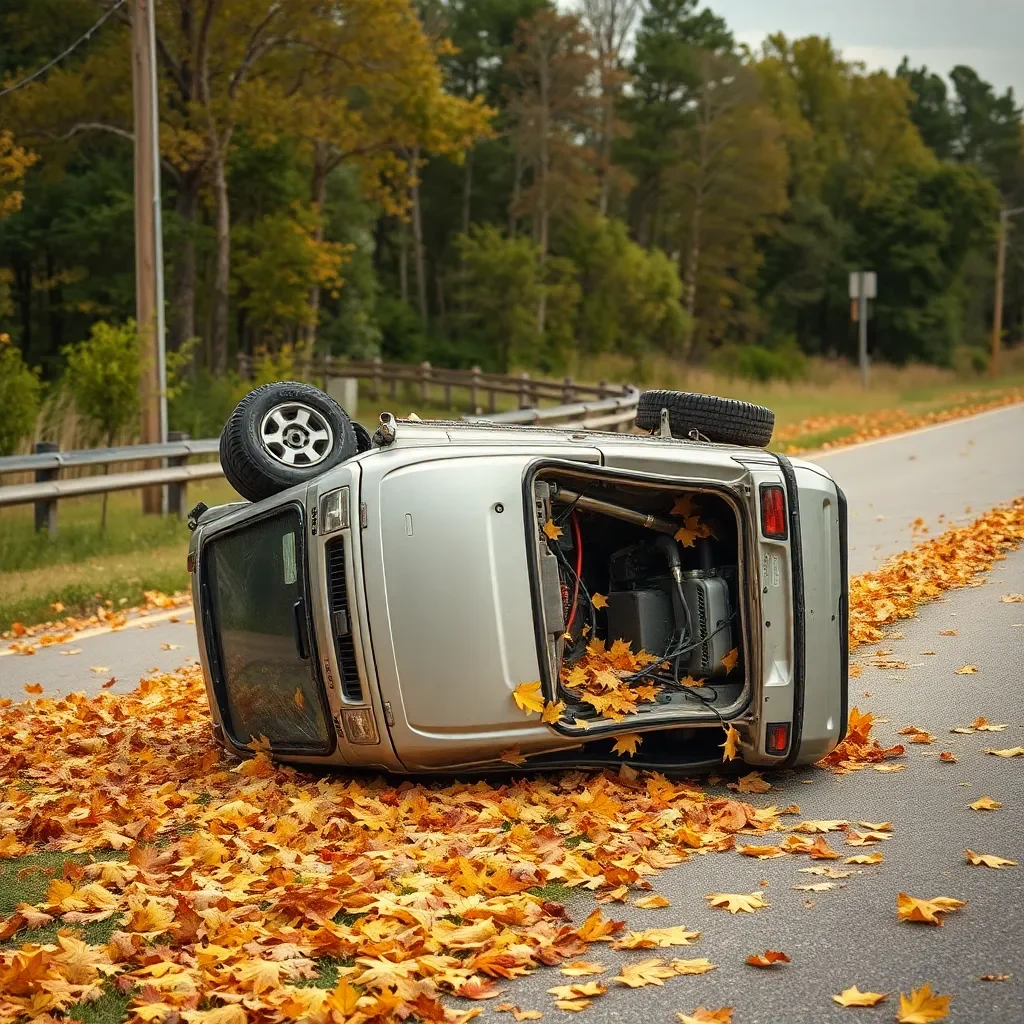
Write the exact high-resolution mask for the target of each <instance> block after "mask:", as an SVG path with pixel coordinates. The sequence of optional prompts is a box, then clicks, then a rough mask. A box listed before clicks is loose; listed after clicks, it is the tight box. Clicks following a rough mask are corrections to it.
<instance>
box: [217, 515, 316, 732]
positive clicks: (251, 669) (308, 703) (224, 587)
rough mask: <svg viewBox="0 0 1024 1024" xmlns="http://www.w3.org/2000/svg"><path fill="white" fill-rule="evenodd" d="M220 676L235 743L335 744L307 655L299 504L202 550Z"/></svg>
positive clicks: (219, 687) (312, 660)
mask: <svg viewBox="0 0 1024 1024" xmlns="http://www.w3.org/2000/svg"><path fill="white" fill-rule="evenodd" d="M203 561H204V564H205V570H204V572H205V582H206V585H207V587H208V600H209V615H210V619H211V625H212V626H213V634H214V637H213V641H214V643H215V644H216V645H217V648H218V649H217V652H216V656H215V657H214V659H213V660H214V662H215V664H216V665H217V668H218V669H219V671H217V670H216V669H215V674H216V675H217V676H218V677H219V678H217V679H216V680H215V684H216V685H215V689H216V691H217V694H218V701H219V703H220V705H221V712H222V715H223V717H224V724H225V727H226V728H227V730H228V734H229V735H230V736H231V738H232V740H233V741H234V742H235V743H237V744H239V745H244V744H246V743H248V742H249V741H250V740H251V739H253V738H257V737H260V736H265V737H266V738H267V739H268V740H269V741H270V743H271V746H273V747H275V748H294V749H305V750H309V751H310V752H314V751H316V752H319V751H324V750H326V749H329V748H330V746H331V743H332V735H331V731H330V726H329V724H328V721H327V715H326V713H325V709H324V706H323V700H322V690H321V687H320V683H319V679H318V677H317V675H316V669H315V665H316V658H315V657H310V658H309V659H307V660H303V659H302V658H300V656H299V642H300V638H299V637H298V636H297V634H298V633H299V632H300V631H301V632H302V636H301V643H302V646H303V647H304V648H305V649H306V651H307V653H308V652H309V648H310V647H311V644H312V629H311V628H310V626H309V623H308V618H307V611H306V578H305V577H306V573H305V550H304V546H303V530H302V519H301V516H300V514H299V510H298V509H297V508H295V507H294V506H292V507H289V508H286V509H283V510H282V511H280V512H278V513H275V514H274V515H272V516H268V517H265V518H263V519H259V520H257V521H256V522H253V523H250V524H247V525H246V526H243V527H241V528H239V529H236V530H232V531H230V532H229V533H226V534H224V535H223V536H221V537H216V538H214V539H213V540H212V541H211V542H210V543H209V544H207V545H206V547H205V548H204V552H203Z"/></svg>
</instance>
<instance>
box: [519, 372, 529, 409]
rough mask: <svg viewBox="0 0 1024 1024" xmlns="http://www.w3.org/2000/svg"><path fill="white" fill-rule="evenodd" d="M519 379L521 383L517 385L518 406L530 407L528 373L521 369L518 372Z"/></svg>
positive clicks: (522, 407) (521, 407)
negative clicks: (520, 371) (519, 372)
mask: <svg viewBox="0 0 1024 1024" xmlns="http://www.w3.org/2000/svg"><path fill="white" fill-rule="evenodd" d="M519 379H520V380H521V381H522V383H521V384H520V385H519V408H520V409H529V408H530V375H529V374H528V373H527V372H526V370H523V372H522V373H521V374H519Z"/></svg>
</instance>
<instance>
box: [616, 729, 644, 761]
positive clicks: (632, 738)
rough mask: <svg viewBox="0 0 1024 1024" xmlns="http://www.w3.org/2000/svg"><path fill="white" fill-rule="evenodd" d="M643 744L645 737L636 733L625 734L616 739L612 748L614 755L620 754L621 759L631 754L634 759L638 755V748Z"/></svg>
mask: <svg viewBox="0 0 1024 1024" xmlns="http://www.w3.org/2000/svg"><path fill="white" fill-rule="evenodd" d="M641 743H643V737H642V736H641V735H640V734H639V733H636V732H624V733H622V734H621V735H620V736H618V737H616V739H615V745H614V746H613V747H612V753H613V754H618V755H619V756H620V757H621V756H622V755H623V754H629V756H630V757H632V756H633V755H634V754H635V753H636V748H637V747H639V746H640V744H641Z"/></svg>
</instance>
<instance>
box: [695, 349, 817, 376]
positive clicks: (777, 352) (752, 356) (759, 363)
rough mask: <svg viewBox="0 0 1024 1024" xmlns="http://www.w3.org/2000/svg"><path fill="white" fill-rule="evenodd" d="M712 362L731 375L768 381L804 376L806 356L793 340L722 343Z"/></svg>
mask: <svg viewBox="0 0 1024 1024" xmlns="http://www.w3.org/2000/svg"><path fill="white" fill-rule="evenodd" d="M711 364H712V366H713V367H714V368H715V369H716V370H717V371H718V372H719V373H722V374H725V375H726V376H728V377H741V378H743V379H744V380H752V381H758V382H760V383H763V384H767V383H769V382H771V381H773V380H786V381H794V380H805V379H806V377H807V373H808V364H807V357H806V356H805V355H804V354H803V353H802V352H801V351H800V350H799V349H798V348H797V347H796V344H795V343H794V342H791V341H786V342H784V343H783V344H782V345H780V346H778V347H774V348H772V347H766V346H764V345H723V346H722V348H720V349H719V350H718V351H717V352H716V353H715V354H714V356H713V357H712V359H711Z"/></svg>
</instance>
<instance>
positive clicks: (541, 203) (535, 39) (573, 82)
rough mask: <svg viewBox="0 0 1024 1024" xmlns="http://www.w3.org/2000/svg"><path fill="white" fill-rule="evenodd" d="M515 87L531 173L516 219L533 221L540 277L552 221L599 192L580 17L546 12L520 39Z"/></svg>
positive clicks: (513, 114)
mask: <svg viewBox="0 0 1024 1024" xmlns="http://www.w3.org/2000/svg"><path fill="white" fill-rule="evenodd" d="M508 67H509V74H510V77H511V78H512V80H513V82H514V85H513V86H511V87H510V93H509V115H510V118H511V120H512V124H513V126H514V127H513V133H514V138H515V146H516V153H517V154H518V156H519V157H520V158H521V160H522V167H523V170H524V171H526V172H528V174H529V177H530V180H529V184H528V186H527V187H526V188H525V189H523V190H522V191H521V192H520V191H519V186H520V179H519V178H518V177H517V180H516V190H517V192H516V195H515V197H514V198H513V205H512V211H511V212H512V216H513V218H518V217H520V216H524V215H529V216H530V218H531V220H532V223H533V238H534V241H535V242H536V243H537V247H538V253H539V259H540V266H541V276H542V277H543V267H544V264H545V262H546V261H547V257H548V248H549V245H550V226H551V218H552V216H553V215H555V214H558V213H562V212H571V211H572V210H574V209H579V207H580V205H581V204H582V203H585V202H586V201H587V200H588V199H589V198H590V197H591V196H593V195H594V192H595V186H596V182H595V178H594V172H593V164H594V158H593V153H592V152H591V151H589V150H588V149H587V148H585V147H583V146H581V145H580V143H579V138H580V135H581V133H583V132H585V131H586V130H587V129H589V128H591V127H592V126H593V123H594V121H593V116H592V115H593V104H592V100H591V97H590V95H589V93H588V90H587V87H588V83H589V82H590V80H591V78H592V76H593V74H594V71H595V68H596V63H595V60H594V57H593V55H592V54H591V52H590V37H589V36H588V35H587V33H586V32H585V31H584V30H583V28H582V26H581V25H580V21H579V19H578V18H576V17H574V16H572V15H560V14H558V13H557V12H556V11H553V10H541V11H539V12H538V13H537V14H536V15H535V16H534V17H533V18H532V19H531V20H530V21H528V22H524V23H522V24H521V25H520V26H519V28H518V30H517V32H516V48H515V51H514V53H513V54H512V55H511V56H510V57H509V60H508ZM545 301H546V292H545V291H544V290H543V289H541V291H540V297H539V300H538V304H537V331H538V333H540V334H543V333H544V319H545Z"/></svg>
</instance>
